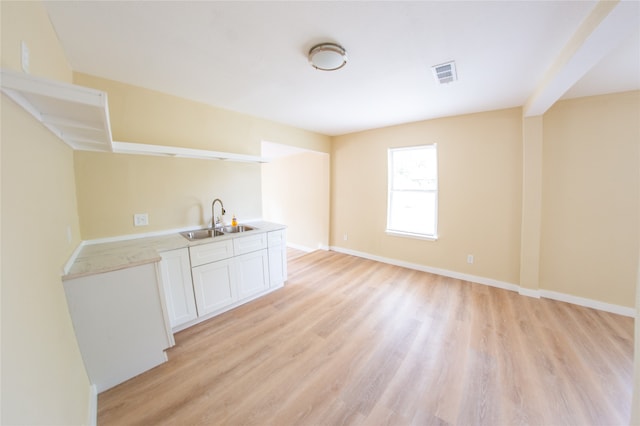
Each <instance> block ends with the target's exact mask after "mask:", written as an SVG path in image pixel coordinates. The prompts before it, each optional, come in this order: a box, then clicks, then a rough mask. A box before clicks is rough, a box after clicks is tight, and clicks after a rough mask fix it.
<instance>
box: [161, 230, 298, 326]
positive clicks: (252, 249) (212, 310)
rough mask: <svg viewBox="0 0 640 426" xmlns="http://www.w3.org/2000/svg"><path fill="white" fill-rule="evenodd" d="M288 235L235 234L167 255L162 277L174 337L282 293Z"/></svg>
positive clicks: (284, 279) (164, 255)
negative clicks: (260, 299)
mask: <svg viewBox="0 0 640 426" xmlns="http://www.w3.org/2000/svg"><path fill="white" fill-rule="evenodd" d="M285 237H286V234H285V230H278V231H271V232H249V233H246V234H235V235H234V236H233V238H228V237H227V238H221V239H218V240H214V241H212V242H208V243H200V244H195V245H192V246H190V247H189V248H185V249H179V250H172V251H167V252H164V253H162V254H161V255H162V262H161V273H162V281H163V285H164V294H165V299H166V305H167V311H168V316H169V318H170V323H171V327H172V329H173V331H179V330H182V329H185V328H187V327H190V326H192V325H194V324H196V323H198V322H201V321H203V320H205V319H208V318H211V317H213V316H215V315H218V314H220V313H222V312H225V311H228V310H229V309H233V308H234V307H236V306H239V305H241V304H243V303H247V302H248V301H250V300H252V299H255V298H257V297H260V296H261V295H263V294H266V293H268V292H269V291H272V290H274V289H276V288H279V287H282V285H283V284H284V282H285V281H286V279H287V252H286V241H285Z"/></svg>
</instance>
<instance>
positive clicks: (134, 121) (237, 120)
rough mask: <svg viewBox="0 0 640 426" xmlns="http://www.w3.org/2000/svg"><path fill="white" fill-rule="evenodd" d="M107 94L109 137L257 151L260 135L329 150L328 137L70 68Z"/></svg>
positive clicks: (80, 82) (78, 80)
mask: <svg viewBox="0 0 640 426" xmlns="http://www.w3.org/2000/svg"><path fill="white" fill-rule="evenodd" d="M74 83H75V84H78V85H81V86H86V87H93V88H96V89H99V90H103V91H105V92H107V94H108V100H109V114H110V119H111V130H112V132H113V139H114V140H115V141H121V142H136V143H147V144H153V145H171V146H179V147H186V148H196V149H209V150H212V151H223V152H233V153H237V154H248V155H260V149H261V142H262V141H263V140H266V141H270V142H275V143H281V144H285V145H292V146H297V147H300V148H305V149H310V150H314V151H320V152H329V149H330V140H329V138H328V137H327V136H324V135H320V134H318V133H313V132H309V131H306V130H301V129H297V128H294V127H291V126H286V125H283V124H279V123H275V122H272V121H268V120H263V119H260V118H256V117H251V116H249V115H245V114H239V113H236V112H233V111H228V110H224V109H221V108H216V107H212V106H210V105H205V104H202V103H199V102H194V101H190V100H187V99H183V98H179V97H177V96H172V95H168V94H165V93H161V92H157V91H153V90H148V89H144V88H142V87H137V86H132V85H128V84H125V83H121V82H116V81H113V80H106V79H103V78H99V77H95V76H91V75H87V74H82V73H75V74H74Z"/></svg>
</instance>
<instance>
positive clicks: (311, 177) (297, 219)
mask: <svg viewBox="0 0 640 426" xmlns="http://www.w3.org/2000/svg"><path fill="white" fill-rule="evenodd" d="M329 186H330V183H329V155H328V154H325V153H318V152H303V153H298V154H295V155H291V156H287V157H283V158H279V159H276V160H275V161H273V162H271V163H268V164H263V165H262V206H263V212H264V218H265V220H269V221H272V222H276V223H285V224H287V226H288V228H287V244H288V245H291V246H293V247H297V248H300V249H303V250H316V249H319V248H323V249H327V248H328V247H329Z"/></svg>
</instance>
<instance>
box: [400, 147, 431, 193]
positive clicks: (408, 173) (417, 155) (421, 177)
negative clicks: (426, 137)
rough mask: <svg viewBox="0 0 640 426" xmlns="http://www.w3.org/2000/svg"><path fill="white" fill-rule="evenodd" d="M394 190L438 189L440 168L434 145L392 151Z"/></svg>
mask: <svg viewBox="0 0 640 426" xmlns="http://www.w3.org/2000/svg"><path fill="white" fill-rule="evenodd" d="M391 155H392V160H391V161H392V162H391V167H392V173H393V176H392V180H391V182H392V185H393V187H392V190H402V189H404V190H408V189H409V190H410V189H418V190H436V189H437V188H438V169H437V164H438V163H437V161H436V150H435V148H432V147H425V148H415V149H400V150H394V151H391Z"/></svg>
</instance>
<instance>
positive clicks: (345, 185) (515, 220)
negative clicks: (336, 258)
mask: <svg viewBox="0 0 640 426" xmlns="http://www.w3.org/2000/svg"><path fill="white" fill-rule="evenodd" d="M521 140H522V118H521V110H520V109H519V108H513V109H507V110H501V111H492V112H485V113H480V114H471V115H464V116H458V117H451V118H443V119H437V120H430V121H423V122H418V123H411V124H405V125H400V126H394V127H388V128H383V129H377V130H370V131H366V132H360V133H355V134H350V135H344V136H339V137H336V138H334V142H333V150H332V157H331V170H332V188H331V245H333V246H337V247H340V248H343V249H347V250H355V251H359V252H364V253H368V254H371V255H376V256H382V257H386V258H390V259H396V260H401V261H404V262H410V263H414V264H418V265H424V266H428V267H435V268H441V269H446V270H451V271H456V272H461V273H467V274H472V275H476V276H480V277H486V278H490V279H494V280H499V281H503V282H507V283H517V282H518V280H519V273H520V271H519V261H520V221H521V191H522V184H521V182H522V181H521V179H522V146H521ZM430 143H437V144H438V167H439V174H440V176H439V191H440V192H439V209H438V215H439V219H438V234H439V239H438V241H422V240H416V239H409V238H401V237H395V236H389V235H386V234H385V225H386V214H387V199H386V194H387V149H388V148H389V147H399V146H411V145H420V144H430ZM344 234H347V238H348V239H347V240H346V241H345V240H344ZM468 254H473V255H474V258H475V263H474V264H472V265H470V264H467V261H466V260H467V255H468Z"/></svg>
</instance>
